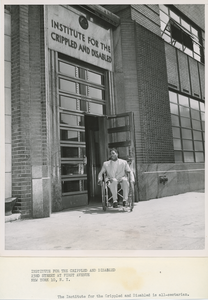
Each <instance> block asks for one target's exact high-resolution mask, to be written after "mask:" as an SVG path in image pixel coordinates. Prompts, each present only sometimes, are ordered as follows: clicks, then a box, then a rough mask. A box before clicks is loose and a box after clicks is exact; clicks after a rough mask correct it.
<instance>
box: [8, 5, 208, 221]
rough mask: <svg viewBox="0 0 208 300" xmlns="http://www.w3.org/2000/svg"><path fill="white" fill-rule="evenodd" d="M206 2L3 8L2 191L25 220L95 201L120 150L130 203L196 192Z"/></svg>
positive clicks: (200, 178)
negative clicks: (127, 167) (107, 163)
mask: <svg viewBox="0 0 208 300" xmlns="http://www.w3.org/2000/svg"><path fill="white" fill-rule="evenodd" d="M204 22H205V21H204V5H174V6H173V5H167V6H165V5H105V6H99V5H84V6H83V5H46V6H44V5H10V6H5V124H6V140H5V147H6V168H5V172H6V173H5V178H6V187H5V190H6V194H5V197H17V202H16V205H15V209H14V211H20V212H21V215H22V217H30V218H37V217H48V216H50V214H51V212H55V211H61V210H63V209H66V208H69V207H75V206H82V205H88V204H89V203H92V202H93V201H97V200H98V199H100V198H101V195H100V193H101V191H100V188H99V186H98V185H97V174H98V172H99V170H100V168H101V165H102V162H103V161H104V160H106V159H107V158H108V155H109V148H110V147H116V148H118V150H119V155H120V157H122V158H124V159H126V158H127V157H129V156H131V157H132V159H133V163H134V167H135V173H136V190H137V196H136V199H135V200H136V201H143V200H149V199H154V198H159V197H163V196H168V195H175V194H178V193H184V192H188V191H195V190H200V189H203V188H204V166H205V164H204V160H205V149H204V141H205V136H204V131H205V128H204V121H205V120H204V113H205V66H204V39H205V38H204V37H205V24H204Z"/></svg>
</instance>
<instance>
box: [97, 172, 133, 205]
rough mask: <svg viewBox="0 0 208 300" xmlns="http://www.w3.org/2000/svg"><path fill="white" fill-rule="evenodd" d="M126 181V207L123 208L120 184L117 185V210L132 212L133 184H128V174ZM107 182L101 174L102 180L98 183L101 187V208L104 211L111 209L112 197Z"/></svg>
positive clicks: (104, 175)
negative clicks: (127, 185) (127, 189)
mask: <svg viewBox="0 0 208 300" xmlns="http://www.w3.org/2000/svg"><path fill="white" fill-rule="evenodd" d="M127 177H128V181H129V194H128V200H127V201H126V205H125V206H124V207H123V190H122V188H121V185H120V183H118V190H117V195H118V208H121V207H122V208H123V210H129V211H133V208H134V184H131V183H130V179H129V174H128V176H127ZM109 182H110V181H109V180H108V179H107V177H106V174H103V179H102V181H101V183H100V185H101V194H102V207H103V210H104V211H106V209H107V208H111V207H113V196H112V194H111V191H110V188H109Z"/></svg>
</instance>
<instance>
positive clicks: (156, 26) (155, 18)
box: [131, 5, 160, 36]
mask: <svg viewBox="0 0 208 300" xmlns="http://www.w3.org/2000/svg"><path fill="white" fill-rule="evenodd" d="M131 19H132V20H135V21H136V22H137V23H138V24H140V25H142V26H144V27H145V28H147V29H148V30H150V31H151V32H153V33H155V34H157V35H158V36H160V19H159V7H158V5H131Z"/></svg>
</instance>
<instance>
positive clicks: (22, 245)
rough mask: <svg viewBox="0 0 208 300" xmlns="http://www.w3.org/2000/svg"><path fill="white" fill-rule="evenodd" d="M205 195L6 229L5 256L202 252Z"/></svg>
mask: <svg viewBox="0 0 208 300" xmlns="http://www.w3.org/2000/svg"><path fill="white" fill-rule="evenodd" d="M204 246H205V194H204V193H203V192H202V193H200V192H191V193H185V194H180V195H176V196H170V197H164V198H160V199H153V200H149V201H141V202H138V203H135V207H134V210H133V212H127V211H123V209H122V208H121V209H120V210H118V209H113V208H111V209H107V211H106V212H104V211H103V209H102V206H101V204H98V205H93V206H87V207H82V208H74V209H69V210H65V211H62V212H58V213H53V214H51V217H50V218H44V219H31V220H16V221H14V222H8V223H5V250H69V252H70V250H201V249H204Z"/></svg>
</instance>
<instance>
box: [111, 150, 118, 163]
mask: <svg viewBox="0 0 208 300" xmlns="http://www.w3.org/2000/svg"><path fill="white" fill-rule="evenodd" d="M110 155H111V159H112V160H117V158H118V150H117V149H115V148H112V149H111V150H110Z"/></svg>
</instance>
